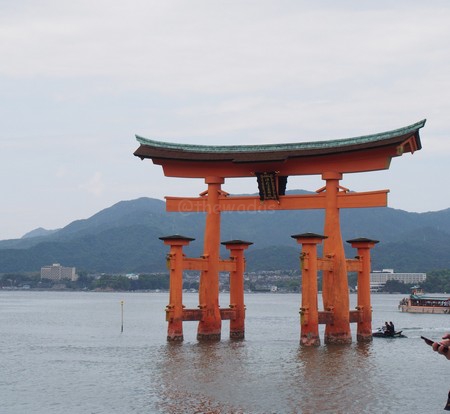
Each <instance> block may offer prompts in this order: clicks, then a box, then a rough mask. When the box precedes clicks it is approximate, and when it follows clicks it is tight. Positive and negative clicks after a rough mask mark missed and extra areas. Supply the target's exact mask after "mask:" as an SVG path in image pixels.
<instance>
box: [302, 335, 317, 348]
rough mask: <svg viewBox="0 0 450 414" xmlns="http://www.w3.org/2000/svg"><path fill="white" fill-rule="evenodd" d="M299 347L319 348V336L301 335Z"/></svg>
mask: <svg viewBox="0 0 450 414" xmlns="http://www.w3.org/2000/svg"><path fill="white" fill-rule="evenodd" d="M300 345H302V346H320V338H319V335H314V334H308V335H302V336H301V338H300Z"/></svg>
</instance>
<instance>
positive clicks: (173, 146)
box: [136, 119, 426, 153]
mask: <svg viewBox="0 0 450 414" xmlns="http://www.w3.org/2000/svg"><path fill="white" fill-rule="evenodd" d="M425 122H426V119H422V120H421V121H419V122H416V123H414V124H411V125H408V126H405V127H402V128H398V129H394V130H391V131H386V132H380V133H378V134H371V135H363V136H358V137H353V138H343V139H334V140H328V141H310V142H297V143H280V144H253V145H197V144H181V143H172V142H164V141H156V140H152V139H148V138H144V137H141V136H139V135H136V140H137V141H138V142H139V143H140V144H141V145H144V146H151V147H153V148H161V149H166V150H178V151H180V150H181V151H186V152H196V153H199V152H208V153H211V152H213V153H214V152H227V153H239V152H249V151H251V152H266V151H269V152H272V151H290V150H300V149H301V150H308V149H319V148H322V149H325V148H335V147H346V146H351V145H355V144H364V143H371V142H377V141H382V140H386V139H389V138H392V137H397V136H402V135H406V134H410V133H414V132H417V131H418V130H419V129H420V128H422V127H423V126H424V125H425Z"/></svg>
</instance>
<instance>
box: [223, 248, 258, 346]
mask: <svg viewBox="0 0 450 414" xmlns="http://www.w3.org/2000/svg"><path fill="white" fill-rule="evenodd" d="M222 244H223V245H225V247H226V248H227V249H228V250H230V258H231V260H233V261H234V262H235V264H236V267H235V270H233V271H232V272H230V308H231V309H233V310H234V311H235V312H236V316H235V317H234V318H233V319H231V320H230V338H231V339H243V338H244V336H245V304H244V271H245V258H244V250H245V249H247V248H248V246H250V245H251V244H253V243H251V242H247V241H243V240H230V241H226V242H223V243H222Z"/></svg>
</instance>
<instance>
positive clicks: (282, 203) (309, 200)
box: [165, 190, 389, 213]
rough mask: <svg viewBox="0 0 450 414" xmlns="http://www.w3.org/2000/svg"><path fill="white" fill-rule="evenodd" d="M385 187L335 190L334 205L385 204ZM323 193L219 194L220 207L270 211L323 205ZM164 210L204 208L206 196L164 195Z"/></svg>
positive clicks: (227, 209) (386, 191)
mask: <svg viewBox="0 0 450 414" xmlns="http://www.w3.org/2000/svg"><path fill="white" fill-rule="evenodd" d="M388 192H389V190H379V191H368V192H361V193H348V192H340V193H338V199H337V207H338V208H359V207H386V206H387V194H388ZM325 197H326V194H325V193H323V192H322V193H319V194H301V195H285V196H280V198H279V200H265V201H261V200H260V199H259V197H258V196H234V197H233V196H220V197H219V206H218V208H219V209H220V211H236V212H239V211H270V210H308V209H324V208H325V207H326V205H325V203H326V200H325ZM165 198H166V211H170V212H184V213H189V212H205V211H207V208H208V207H207V200H206V197H165Z"/></svg>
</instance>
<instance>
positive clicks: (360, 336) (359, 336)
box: [356, 333, 373, 342]
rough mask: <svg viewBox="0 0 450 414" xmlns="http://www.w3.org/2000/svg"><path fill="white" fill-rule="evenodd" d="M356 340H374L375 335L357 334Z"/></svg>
mask: <svg viewBox="0 0 450 414" xmlns="http://www.w3.org/2000/svg"><path fill="white" fill-rule="evenodd" d="M356 340H357V341H358V342H372V341H373V336H372V334H371V333H370V334H356Z"/></svg>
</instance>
